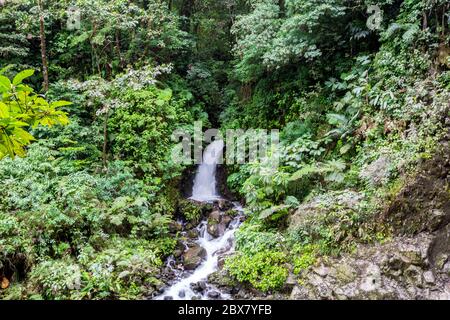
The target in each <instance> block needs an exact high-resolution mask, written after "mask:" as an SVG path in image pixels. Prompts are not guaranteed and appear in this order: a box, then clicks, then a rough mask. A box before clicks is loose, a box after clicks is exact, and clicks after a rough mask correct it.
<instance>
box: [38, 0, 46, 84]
mask: <svg viewBox="0 0 450 320" xmlns="http://www.w3.org/2000/svg"><path fill="white" fill-rule="evenodd" d="M38 4H39V25H40V28H39V36H40V38H41V57H42V75H43V77H44V92H47V91H48V64H47V49H46V46H45V27H44V7H43V5H42V0H38Z"/></svg>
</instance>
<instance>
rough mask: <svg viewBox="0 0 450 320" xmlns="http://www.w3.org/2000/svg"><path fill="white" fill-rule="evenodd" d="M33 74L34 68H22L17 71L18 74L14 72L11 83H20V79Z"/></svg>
mask: <svg viewBox="0 0 450 320" xmlns="http://www.w3.org/2000/svg"><path fill="white" fill-rule="evenodd" d="M33 74H34V70H32V69H27V70H23V71H21V72H19V73H18V74H16V76H15V77H14V79H13V85H15V86H16V85H18V84H20V83H22V81H23V80H24V79H26V78H29V77H31V76H32V75H33Z"/></svg>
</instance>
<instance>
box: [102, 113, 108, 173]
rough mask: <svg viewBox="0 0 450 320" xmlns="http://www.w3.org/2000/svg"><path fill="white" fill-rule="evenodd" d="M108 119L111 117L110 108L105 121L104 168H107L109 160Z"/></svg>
mask: <svg viewBox="0 0 450 320" xmlns="http://www.w3.org/2000/svg"><path fill="white" fill-rule="evenodd" d="M108 119H109V110H107V111H106V113H105V122H104V123H103V169H105V170H106V168H107V160H108V153H107V149H108Z"/></svg>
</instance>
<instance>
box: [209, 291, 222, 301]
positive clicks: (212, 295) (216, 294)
mask: <svg viewBox="0 0 450 320" xmlns="http://www.w3.org/2000/svg"><path fill="white" fill-rule="evenodd" d="M207 296H208V298H211V299H218V298H220V293H219V292H217V291H214V290H213V291H209V292H208V293H207Z"/></svg>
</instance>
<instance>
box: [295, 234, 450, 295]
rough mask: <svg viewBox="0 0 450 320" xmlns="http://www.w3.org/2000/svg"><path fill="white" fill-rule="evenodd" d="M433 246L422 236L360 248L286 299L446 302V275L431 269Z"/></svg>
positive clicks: (449, 285) (449, 288) (316, 271)
mask: <svg viewBox="0 0 450 320" xmlns="http://www.w3.org/2000/svg"><path fill="white" fill-rule="evenodd" d="M432 246H433V237H432V236H431V235H425V234H422V235H419V236H417V237H414V238H405V237H398V238H394V239H393V240H392V241H390V242H389V243H386V244H383V245H375V246H372V247H369V246H360V247H359V248H358V250H357V252H356V253H355V254H351V255H345V256H343V257H341V258H340V259H333V260H330V261H327V263H326V265H325V264H323V265H322V266H321V267H319V268H313V269H312V270H309V271H307V272H306V273H305V274H304V275H303V277H302V283H303V285H301V286H300V285H297V286H295V287H294V289H293V290H292V293H291V299H450V282H449V276H450V275H449V273H448V272H446V271H445V270H444V268H443V267H439V266H437V265H435V264H433V262H432V257H431V256H430V252H431V248H432ZM448 248H450V243H449V247H448ZM448 259H449V252H447V253H446V254H445V260H446V261H448ZM325 268H326V269H327V270H328V272H321V271H323V270H324V269H325Z"/></svg>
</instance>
